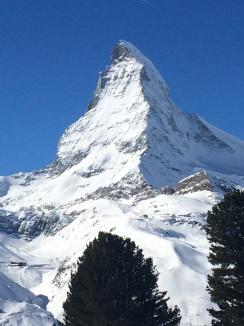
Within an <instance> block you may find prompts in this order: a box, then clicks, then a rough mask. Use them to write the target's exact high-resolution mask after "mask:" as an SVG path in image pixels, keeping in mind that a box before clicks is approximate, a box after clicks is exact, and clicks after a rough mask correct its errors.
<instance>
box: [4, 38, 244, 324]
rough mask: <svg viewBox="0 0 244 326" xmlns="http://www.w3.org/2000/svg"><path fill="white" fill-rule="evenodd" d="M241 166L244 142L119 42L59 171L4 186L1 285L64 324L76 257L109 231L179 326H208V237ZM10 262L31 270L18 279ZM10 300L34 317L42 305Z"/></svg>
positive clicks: (239, 182) (243, 174) (53, 168)
mask: <svg viewBox="0 0 244 326" xmlns="http://www.w3.org/2000/svg"><path fill="white" fill-rule="evenodd" d="M243 160H244V142H243V141H241V140H238V139H236V138H235V137H233V136H230V135H228V134H226V133H224V132H223V131H221V130H219V129H217V128H215V127H213V126H211V125H210V124H208V123H207V122H206V121H205V120H203V119H202V118H200V117H199V116H197V115H196V114H189V113H184V112H182V111H181V110H180V109H179V108H177V107H176V105H175V104H174V103H173V102H172V100H171V99H170V97H169V91H168V87H167V85H166V83H165V81H164V80H163V78H162V77H161V75H160V74H159V72H158V71H157V69H156V68H155V67H154V65H153V64H152V62H151V61H150V60H149V59H147V58H146V57H145V56H144V55H143V54H142V53H141V52H140V51H139V50H138V49H136V48H135V47H134V46H133V45H132V44H130V43H128V42H125V41H120V42H119V43H118V44H117V45H116V46H115V48H114V49H113V53H112V62H111V64H110V66H109V67H107V69H106V70H105V71H104V72H102V73H101V74H100V76H99V80H98V83H97V88H96V91H95V94H94V96H93V99H92V101H91V103H90V105H89V107H88V110H87V112H86V114H85V115H84V116H83V117H81V118H80V119H79V120H78V121H77V122H75V123H74V124H72V125H71V126H70V127H69V128H68V129H67V130H66V131H65V133H64V135H63V136H62V137H61V140H60V142H59V145H58V153H57V158H56V160H55V162H53V163H52V164H51V165H49V166H47V167H45V168H43V169H42V170H40V171H34V172H31V173H19V174H17V175H14V176H10V177H1V178H0V217H1V219H0V230H1V232H2V237H3V240H2V241H1V243H0V250H1V251H2V253H3V254H2V257H3V259H2V263H1V264H0V272H1V273H2V274H1V275H5V276H4V277H6V279H8V280H9V281H11V282H14V284H16V286H17V284H18V286H20V287H21V289H22V290H25V291H28V293H30V294H31V296H33V298H35V295H34V294H33V293H35V294H36V295H38V294H43V295H46V296H48V298H49V300H50V301H49V304H48V306H47V308H48V310H49V311H51V312H52V313H53V314H54V316H55V317H56V318H59V319H62V302H63V301H64V300H65V296H66V292H67V283H68V280H69V277H70V272H71V270H72V269H75V263H76V260H77V257H78V256H80V255H81V253H82V251H83V250H84V248H85V246H86V244H87V243H88V242H89V241H91V240H92V239H93V238H94V237H95V236H96V235H97V233H98V232H99V231H100V230H104V231H111V232H114V233H117V234H119V235H122V236H129V237H131V238H132V239H133V240H134V241H135V242H136V243H137V244H138V245H139V246H141V247H142V248H143V249H144V251H145V253H146V255H150V256H152V257H153V259H154V262H155V263H156V265H157V266H158V269H159V271H160V272H161V276H160V287H161V288H162V289H167V290H168V292H169V295H170V298H171V300H170V302H171V304H177V305H179V307H180V308H181V311H182V314H183V319H182V325H185V326H190V325H192V326H203V325H209V316H208V313H207V312H206V308H207V307H208V306H209V304H210V303H209V297H208V294H207V293H206V291H205V287H206V275H207V273H208V271H209V265H208V262H207V259H206V257H207V253H208V244H207V240H206V237H205V234H204V231H203V229H202V226H203V225H204V223H205V219H206V213H207V211H208V210H209V209H211V207H212V205H213V204H214V203H215V202H216V201H217V200H219V199H220V198H221V197H222V195H223V193H224V192H225V191H230V190H232V189H234V188H242V187H244V167H243V164H242V162H243ZM16 256H17V257H16ZM11 261H18V262H19V261H21V262H24V263H25V264H26V265H25V266H17V267H16V266H15V267H16V268H15V270H14V271H13V268H14V267H13V266H9V263H10V262H11ZM37 298H38V297H37ZM3 300H4V304H5V302H7V301H6V298H3ZM11 300H13V301H15V302H18V304H16V305H17V306H19V305H23V306H21V308H19V309H20V311H25V307H26V311H27V315H28V316H29V313H28V311H29V308H28V307H29V306H28V305H30V304H31V305H33V303H30V302H29V301H28V300H27V299H24V298H22V297H21V298H20V297H18V295H16V297H15V298H12V299H11ZM26 302H27V303H26ZM6 304H7V303H6ZM27 306H28V307H27ZM23 307H24V308H23ZM35 307H36V308H37V309H42V311H39V310H38V313H44V312H45V313H46V314H47V316H48V317H47V318H49V317H50V316H51V315H48V314H49V313H48V312H47V311H45V309H44V308H43V307H42V308H38V307H37V306H36V305H35ZM9 309H10V308H9ZM11 309H12V308H11ZM21 309H22V310H21ZM5 310H6V308H5ZM43 311H44V312H43ZM38 313H37V314H38ZM1 318H6V317H5V316H4V317H2V314H1V313H0V324H1ZM28 318H29V317H28ZM50 318H51V317H50ZM2 320H3V319H2ZM2 324H3V323H2ZM3 325H5V324H3ZM13 325H15V324H13ZM18 325H19V324H18ZM21 325H22V324H21ZM23 325H25V324H24V323H23ZM28 325H32V324H31V322H30V321H28ZM33 325H37V323H36V321H35V320H34V319H33ZM45 325H48V324H47V323H46V324H45Z"/></svg>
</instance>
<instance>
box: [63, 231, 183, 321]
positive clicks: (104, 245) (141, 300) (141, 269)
mask: <svg viewBox="0 0 244 326" xmlns="http://www.w3.org/2000/svg"><path fill="white" fill-rule="evenodd" d="M157 281H158V273H157V271H156V269H155V267H154V266H153V262H152V259H151V258H144V256H143V252H142V250H141V249H139V248H138V247H137V246H136V245H135V243H134V242H133V241H131V240H130V239H123V238H121V237H119V236H117V235H112V234H110V233H103V232H100V233H99V235H98V238H96V239H94V240H93V241H92V242H91V243H90V244H89V245H88V246H87V248H86V250H85V251H84V254H83V256H82V257H80V258H79V260H78V269H77V272H76V273H74V274H72V276H71V281H70V286H69V293H68V297H67V300H66V302H65V303H64V312H65V314H64V320H65V325H66V326H162V325H165V326H166V325H167V326H174V325H179V322H180V319H181V317H180V312H179V309H178V307H174V308H173V309H170V308H169V307H168V305H167V301H168V298H167V297H166V294H167V292H160V291H159V289H158V286H157Z"/></svg>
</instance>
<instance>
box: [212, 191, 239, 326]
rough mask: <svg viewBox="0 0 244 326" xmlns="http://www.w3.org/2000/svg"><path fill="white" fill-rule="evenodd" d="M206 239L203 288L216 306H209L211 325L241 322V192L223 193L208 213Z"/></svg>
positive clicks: (232, 325)
mask: <svg viewBox="0 0 244 326" xmlns="http://www.w3.org/2000/svg"><path fill="white" fill-rule="evenodd" d="M207 236H208V240H209V241H210V254H209V257H208V259H209V262H210V263H211V264H212V265H213V268H212V273H211V275H209V276H208V287H207V290H208V292H209V293H210V295H211V300H212V302H214V303H215V304H216V305H217V307H216V308H213V309H209V312H210V315H211V316H212V317H213V319H212V325H216V326H217V325H221V326H243V325H244V192H241V191H235V192H233V193H230V194H227V195H225V197H224V200H223V201H222V202H220V203H219V204H217V205H215V206H214V207H213V209H212V212H209V213H208V219H207Z"/></svg>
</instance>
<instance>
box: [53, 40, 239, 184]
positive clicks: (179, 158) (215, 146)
mask: <svg viewBox="0 0 244 326" xmlns="http://www.w3.org/2000/svg"><path fill="white" fill-rule="evenodd" d="M242 159H244V143H243V142H241V141H239V140H237V139H235V138H234V137H232V136H229V135H226V134H225V133H223V132H221V131H220V130H218V129H216V128H214V127H212V126H211V125H209V124H208V123H207V122H205V121H204V120H203V119H201V118H200V117H198V116H197V115H196V114H188V113H183V112H182V111H180V110H179V109H178V108H177V107H176V105H175V104H174V103H173V102H172V100H171V99H170V97H169V93H168V87H167V84H166V83H165V81H164V80H163V78H162V77H161V75H160V74H159V72H158V71H157V69H156V68H155V67H154V65H153V64H152V62H151V61H150V60H149V59H147V58H146V57H145V56H144V55H143V54H142V53H141V52H140V51H139V50H138V49H136V48H135V47H134V46H133V45H132V44H130V43H128V42H125V41H120V42H119V43H118V44H117V45H116V46H115V48H114V49H113V52H112V63H111V65H110V66H109V67H108V68H107V69H106V71H105V72H103V73H101V74H100V77H99V80H98V84H97V88H96V91H95V94H94V97H93V99H92V101H91V103H90V105H89V108H88V112H87V113H86V115H85V116H84V117H82V118H81V119H80V120H78V121H77V122H76V123H74V124H73V125H72V126H71V127H70V128H69V129H68V130H67V131H66V132H65V134H64V135H63V137H62V138H61V141H60V143H59V149H58V161H60V162H61V163H62V165H64V166H66V165H68V166H70V164H74V163H78V164H79V170H80V171H81V173H83V174H84V175H87V174H89V175H90V176H92V175H94V174H96V178H97V175H98V174H99V175H100V176H101V178H102V175H103V176H104V178H102V179H103V180H100V182H99V185H100V186H103V187H104V186H107V185H108V182H109V184H111V181H112V182H114V183H117V182H123V184H124V185H125V184H128V183H129V184H130V185H131V181H133V180H134V181H136V182H137V183H138V182H139V180H141V181H140V182H144V181H145V182H146V183H147V184H148V185H150V186H152V187H155V188H160V187H165V186H173V187H174V186H175V185H176V183H177V182H178V181H179V180H180V179H182V178H185V177H187V176H189V175H191V174H194V173H196V172H197V171H199V170H201V169H204V170H207V171H209V173H210V174H211V173H212V172H217V173H221V174H234V175H240V176H242V175H243V174H244V168H243V165H242V163H241V162H242ZM81 162H82V163H81ZM91 162H92V164H91ZM113 170H114V174H115V176H114V177H113V178H112V180H111V178H109V179H108V178H107V176H106V175H107V173H109V174H110V173H111V171H113ZM117 171H119V173H117ZM112 173H113V172H112Z"/></svg>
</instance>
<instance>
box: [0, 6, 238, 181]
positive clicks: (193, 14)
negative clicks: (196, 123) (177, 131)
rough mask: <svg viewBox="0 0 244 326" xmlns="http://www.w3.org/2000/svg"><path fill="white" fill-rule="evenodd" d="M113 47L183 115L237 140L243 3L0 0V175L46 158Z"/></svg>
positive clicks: (79, 110)
mask: <svg viewBox="0 0 244 326" xmlns="http://www.w3.org/2000/svg"><path fill="white" fill-rule="evenodd" d="M119 39H124V40H127V41H130V42H132V43H134V44H135V45H136V46H137V47H138V48H139V49H141V51H142V52H144V54H146V55H147V56H148V57H150V58H151V59H152V60H153V62H154V63H155V65H156V66H157V68H158V69H159V71H160V72H161V73H162V75H163V76H164V78H165V79H166V81H167V83H168V85H169V87H170V89H171V95H172V97H173V99H174V101H175V102H176V103H177V104H178V106H179V107H180V108H181V109H182V110H184V111H188V112H196V113H198V114H199V115H201V116H202V117H204V118H205V119H207V120H208V121H209V122H211V123H213V124H215V125H216V126H217V127H220V128H222V129H224V130H226V131H228V132H230V133H232V134H234V135H236V136H238V137H240V138H242V139H244V128H243V124H244V1H243V0H148V1H147V0H36V1H35V0H11V1H10V0H1V1H0V45H1V50H0V121H1V128H0V175H7V174H11V173H14V172H18V171H29V170H33V169H37V168H40V167H43V166H44V165H46V164H48V163H50V162H51V161H52V160H53V159H54V158H55V154H56V147H57V142H58V139H59V137H60V136H61V134H62V132H63V131H64V129H65V128H66V127H68V126H69V124H70V123H72V122H73V121H75V120H76V119H77V118H79V117H80V116H81V115H82V114H83V113H84V111H85V109H86V105H87V103H88V102H89V100H90V98H91V95H92V92H93V90H94V88H95V85H96V81H97V76H98V72H99V71H101V70H103V69H104V67H105V66H106V65H107V64H109V61H110V52H111V49H112V47H113V45H114V43H116V42H117V41H118V40H119Z"/></svg>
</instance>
